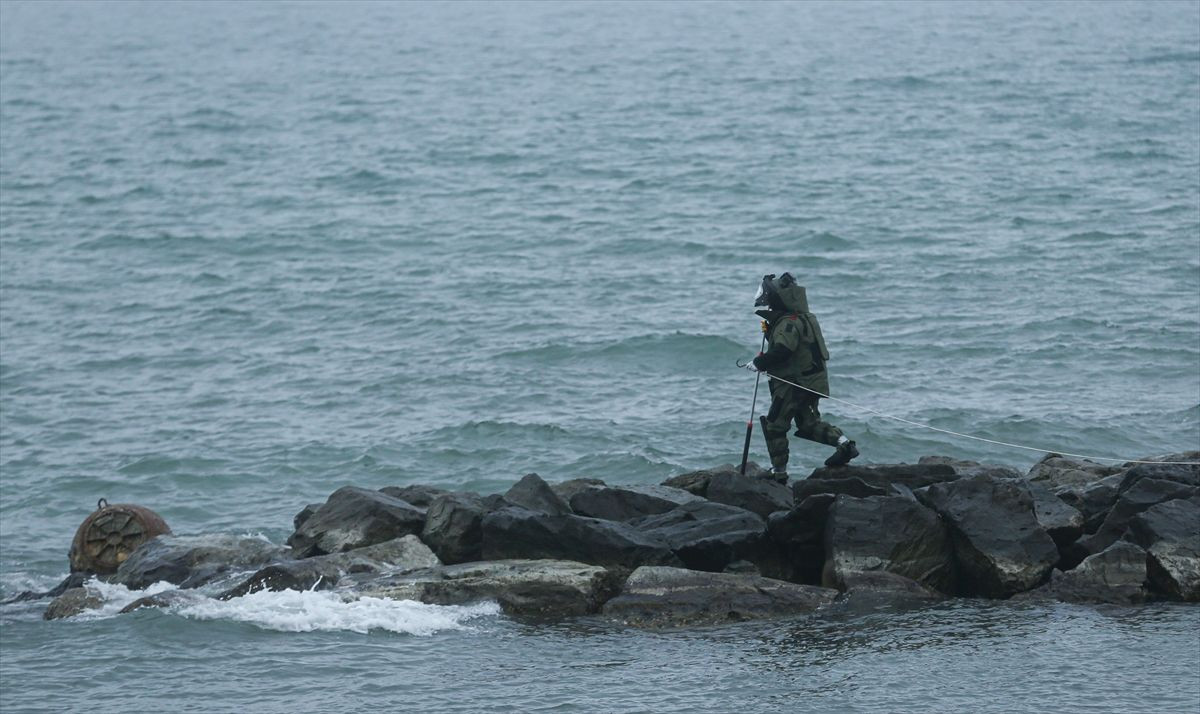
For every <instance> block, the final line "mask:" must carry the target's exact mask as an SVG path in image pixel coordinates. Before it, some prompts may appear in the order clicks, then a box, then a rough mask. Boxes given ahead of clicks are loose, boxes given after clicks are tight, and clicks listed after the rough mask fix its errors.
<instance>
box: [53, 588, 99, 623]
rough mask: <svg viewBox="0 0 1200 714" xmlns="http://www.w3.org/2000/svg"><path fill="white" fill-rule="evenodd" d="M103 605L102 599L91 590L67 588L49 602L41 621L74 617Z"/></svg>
mask: <svg viewBox="0 0 1200 714" xmlns="http://www.w3.org/2000/svg"><path fill="white" fill-rule="evenodd" d="M103 604H104V598H103V597H102V596H101V595H100V593H99V592H98V591H96V590H95V589H93V588H88V587H78V588H68V589H67V590H65V591H64V592H63V593H62V594H61V595H59V596H58V597H56V598H54V599H53V600H51V601H50V604H49V605H47V606H46V611H45V612H43V613H42V619H44V620H61V619H63V618H66V617H74V616H76V615H79V614H82V613H84V612H87V611H88V610H95V609H97V608H99V607H100V606H101V605H103Z"/></svg>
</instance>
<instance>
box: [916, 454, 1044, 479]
mask: <svg viewBox="0 0 1200 714" xmlns="http://www.w3.org/2000/svg"><path fill="white" fill-rule="evenodd" d="M933 464H944V465H946V466H949V467H950V468H952V469H954V473H955V474H957V475H958V476H991V477H992V478H1020V477H1021V472H1020V471H1017V470H1016V469H1014V468H1013V467H1011V466H999V465H997V464H981V463H979V462H978V461H966V460H963V459H956V458H953V457H950V456H922V457H921V458H920V459H918V460H917V465H919V466H931V465H933Z"/></svg>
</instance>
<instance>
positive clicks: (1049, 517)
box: [1026, 482, 1083, 551]
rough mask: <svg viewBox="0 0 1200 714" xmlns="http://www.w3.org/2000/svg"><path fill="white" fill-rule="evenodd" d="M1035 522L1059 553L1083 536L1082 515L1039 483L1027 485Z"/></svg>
mask: <svg viewBox="0 0 1200 714" xmlns="http://www.w3.org/2000/svg"><path fill="white" fill-rule="evenodd" d="M1026 486H1027V487H1028V488H1029V493H1030V494H1032V495H1033V513H1034V515H1035V516H1037V521H1038V523H1039V524H1041V526H1042V528H1043V529H1044V530H1045V531H1046V533H1047V534H1049V536H1050V537H1051V538H1053V539H1054V544H1055V545H1057V546H1058V548H1059V550H1060V551H1061V550H1062V549H1063V548H1066V547H1067V546H1069V545H1071V544H1072V543H1074V542H1075V541H1076V540H1078V539H1079V536H1081V535H1083V514H1082V513H1080V512H1079V511H1078V510H1077V509H1075V508H1072V507H1071V506H1070V505H1068V504H1067V503H1066V502H1065V501H1063V500H1062V499H1060V498H1059V497H1058V496H1057V495H1056V494H1055V493H1054V492H1053V491H1051V490H1050V488H1049V487H1048V486H1046V485H1045V484H1043V483H1040V482H1031V483H1027V484H1026Z"/></svg>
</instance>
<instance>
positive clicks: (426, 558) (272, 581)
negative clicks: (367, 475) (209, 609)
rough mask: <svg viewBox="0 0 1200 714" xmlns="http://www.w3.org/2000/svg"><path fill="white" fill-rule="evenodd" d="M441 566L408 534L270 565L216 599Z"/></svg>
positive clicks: (321, 586) (326, 585) (329, 585)
mask: <svg viewBox="0 0 1200 714" xmlns="http://www.w3.org/2000/svg"><path fill="white" fill-rule="evenodd" d="M438 565H441V562H440V561H438V558H437V556H436V555H434V554H433V551H431V550H430V549H429V547H428V546H427V545H425V544H424V543H422V542H421V541H420V540H419V539H418V538H417V537H416V536H414V535H406V536H404V537H403V538H396V539H394V540H390V541H386V542H383V543H377V544H375V545H372V546H368V547H366V548H358V549H355V550H351V551H348V552H345V553H333V554H331V555H320V556H315V557H312V558H305V559H303V560H289V561H284V562H281V563H275V564H273V565H268V566H267V567H265V568H262V569H260V570H258V571H257V572H255V573H254V574H253V575H251V576H250V577H248V578H246V579H245V580H243V581H242V582H241V583H239V584H238V585H236V586H235V587H233V588H230V589H229V590H226V591H225V592H223V593H221V594H220V595H219V596H217V597H218V599H220V600H228V599H230V598H235V597H241V596H243V595H246V594H249V593H254V592H258V591H259V590H272V591H279V590H329V589H331V588H333V587H334V586H335V585H338V584H339V582H340V581H341V580H342V578H343V576H344V575H346V574H358V575H363V574H374V573H379V572H381V571H384V570H387V571H388V572H404V571H409V570H417V569H420V568H432V567H435V566H438Z"/></svg>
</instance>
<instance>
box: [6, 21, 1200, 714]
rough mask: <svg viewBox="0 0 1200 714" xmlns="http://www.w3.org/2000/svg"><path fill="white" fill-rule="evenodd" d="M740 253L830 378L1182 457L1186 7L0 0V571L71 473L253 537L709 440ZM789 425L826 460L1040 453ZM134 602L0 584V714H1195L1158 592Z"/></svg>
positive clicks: (1169, 610)
mask: <svg viewBox="0 0 1200 714" xmlns="http://www.w3.org/2000/svg"><path fill="white" fill-rule="evenodd" d="M785 270H786V271H791V272H792V273H793V274H794V275H796V276H797V277H798V278H799V279H800V281H801V282H802V283H804V284H805V285H807V287H808V290H809V298H810V303H811V305H812V309H813V310H814V312H816V313H817V314H818V315H819V316H820V318H821V322H822V325H823V327H824V331H825V334H826V337H827V340H828V342H829V347H830V351H831V353H832V359H831V362H830V369H831V377H832V390H833V395H834V396H836V397H839V398H841V399H845V400H848V401H849V402H851V403H853V404H856V405H862V406H867V407H870V408H871V409H874V410H877V411H880V412H884V413H887V414H892V415H896V416H900V417H903V418H905V419H908V420H912V421H917V422H922V423H928V424H931V425H933V426H937V427H939V428H942V429H947V430H951V431H957V432H964V433H970V434H974V435H977V436H981V437H984V438H988V439H993V440H998V441H1005V442H1014V443H1019V444H1023V445H1029V446H1033V447H1036V448H1046V449H1054V450H1059V451H1068V452H1074V453H1081V454H1087V455H1095V456H1109V457H1113V458H1118V459H1132V458H1139V457H1143V456H1147V455H1153V454H1159V453H1166V452H1173V451H1181V450H1184V449H1189V448H1191V449H1196V448H1200V4H1198V3H1195V2H1146V3H1097V4H1092V3H1037V4H1031V3H920V2H909V3H800V4H765V3H754V4H751V3H745V4H737V3H734V4H724V3H719V4H709V3H689V4H659V3H636V4H616V3H608V4H605V3H600V4H597V3H532V4H528V3H514V4H498V3H487V4H473V3H447V4H423V3H421V4H417V3H412V4H409V3H404V4H387V3H284V2H268V3H253V2H239V3H217V2H212V3H208V2H205V3H161V4H142V3H101V2H94V3H71V4H62V3H51V2H16V1H9V0H3V1H0V598H3V597H8V596H10V595H12V594H14V593H16V592H18V591H20V590H23V589H26V588H45V587H49V586H51V585H53V584H54V583H56V582H57V581H58V580H59V579H61V578H62V576H63V575H64V574H65V571H66V566H67V563H66V552H67V548H68V545H69V540H70V537H71V535H72V534H73V532H74V529H75V528H76V526H78V524H79V523H80V522H81V521H82V519H83V518H84V517H85V516H86V515H87V514H88V513H89V512H90V511H91V510H92V508H94V504H95V503H96V500H97V499H98V498H100V497H104V498H107V499H108V500H109V501H112V502H134V503H139V504H142V505H145V506H148V507H150V508H153V509H154V510H156V511H158V512H159V513H161V514H162V515H163V516H164V517H165V519H166V520H167V521H168V523H170V524H171V526H172V527H173V529H174V530H175V532H177V533H185V534H192V533H223V532H233V533H247V532H249V533H257V534H261V535H262V536H263V537H266V538H269V539H271V540H272V541H275V542H282V541H283V539H285V538H286V537H287V535H288V533H289V532H290V524H291V517H292V515H293V514H294V513H295V512H296V511H298V510H299V509H300V508H301V507H302V506H303V505H304V504H306V503H311V502H313V501H320V500H322V499H323V498H324V497H325V496H326V495H327V494H329V493H330V492H332V491H333V490H335V489H336V488H338V487H340V486H342V485H345V484H356V485H360V486H366V487H374V488H378V487H382V486H386V485H398V484H406V483H416V482H420V483H430V484H434V485H437V486H441V487H446V488H467V489H475V490H481V491H497V490H502V489H504V488H506V487H507V485H508V484H510V483H511V482H512V481H514V480H515V479H516V478H518V477H519V476H521V475H522V474H524V473H528V472H531V471H536V472H538V473H540V474H541V475H542V476H544V477H546V478H547V479H549V480H555V479H565V478H572V477H577V476H594V477H599V478H603V479H606V480H608V481H610V482H614V483H654V482H658V481H660V480H661V479H663V478H665V477H667V476H670V475H672V474H674V473H679V472H682V471H685V470H690V469H693V468H700V467H706V466H712V465H715V464H719V463H723V462H733V461H736V460H737V459H738V458H740V453H741V440H742V435H743V433H744V425H745V419H746V416H747V414H748V413H749V410H750V400H751V394H752V391H753V388H754V378H753V376H752V375H749V374H748V373H746V372H742V371H739V370H738V369H736V368H735V366H734V362H735V360H736V359H738V358H739V357H744V356H747V355H751V354H753V353H754V352H756V351H757V349H758V342H759V331H758V323H757V318H756V317H754V315H753V314H752V307H751V302H752V298H753V294H754V291H755V289H756V287H757V284H758V282H759V279H760V278H761V276H762V275H763V274H764V273H768V272H775V273H778V272H783V271H785ZM763 406H765V405H764V404H763V403H762V402H761V401H760V402H759V404H758V407H759V408H760V410H761V408H762V407H763ZM824 412H825V413H826V416H827V417H828V418H829V420H830V421H832V422H834V423H835V424H838V425H840V426H841V427H842V428H843V429H844V430H845V431H846V432H847V433H849V434H850V435H851V436H852V437H853V438H855V439H856V440H857V441H858V443H859V445H860V448H861V450H862V453H863V456H862V458H863V459H864V460H866V461H872V462H895V461H915V460H916V459H917V458H918V457H920V456H921V455H925V454H934V453H942V454H949V455H952V456H957V457H960V458H970V459H977V460H986V461H992V462H998V463H1004V464H1009V465H1013V466H1016V467H1018V468H1027V467H1028V466H1029V465H1031V464H1032V463H1033V462H1034V461H1036V460H1037V458H1038V457H1039V454H1038V453H1036V452H1033V451H1024V450H1019V449H1012V448H1008V447H1002V446H998V445H994V444H988V443H984V442H976V441H968V440H963V439H960V438H957V437H952V436H949V435H946V434H942V433H938V432H932V431H924V430H920V429H916V428H913V427H911V426H907V425H905V424H902V423H898V422H893V421H889V420H887V419H883V418H881V417H878V416H874V415H872V414H871V413H869V412H865V411H860V410H857V409H854V408H852V407H850V406H847V405H844V404H827V405H825V406H824ZM827 453H828V450H827V449H826V448H825V447H821V446H817V445H812V444H800V443H793V450H792V454H793V456H792V459H793V461H792V468H791V470H792V471H793V473H794V474H798V475H803V474H804V473H805V472H806V471H807V470H808V469H810V468H812V467H815V466H817V465H819V464H820V462H821V461H822V460H823V459H824V458H825V456H827ZM752 457H753V458H756V459H757V460H759V461H765V460H766V455H765V449H764V448H763V445H762V442H761V440H760V437H759V436H758V435H757V434H756V435H755V440H754V448H753V451H752ZM139 594H140V593H128V592H120V589H119V588H112V589H110V591H109V592H108V596H109V598H110V605H109V606H108V607H106V609H105V610H102V611H101V612H99V613H97V614H94V615H90V616H86V617H84V618H80V619H77V620H69V621H60V622H53V623H45V622H42V621H41V620H40V619H39V615H40V607H39V606H37V605H32V606H31V605H21V606H5V607H2V608H0V680H2V681H0V707H2V708H3V710H4V711H5V712H6V713H7V712H19V711H85V710H87V711H107V710H111V709H109V708H108V707H109V705H110V704H111V705H112V707H113V708H117V707H118V706H119V707H120V708H128V707H129V706H130V705H131V704H134V705H137V706H140V707H142V708H148V709H155V710H179V711H247V710H249V711H264V712H274V711H281V712H283V711H287V712H292V711H297V710H301V711H317V710H344V711H360V710H365V709H368V708H377V707H382V708H396V707H398V706H404V707H406V708H408V709H412V710H428V711H480V710H485V709H486V710H492V711H563V712H567V711H653V712H660V711H688V712H700V711H705V712H707V711H711V712H726V711H751V710H753V711H764V712H765V711H789V712H791V711H815V712H835V711H836V712H841V711H862V712H875V711H889V712H909V711H913V712H915V711H920V712H928V711H996V712H1000V711H1004V712H1008V711H1049V710H1056V711H1079V712H1084V711H1089V712H1090V711H1095V712H1101V711H1105V712H1107V711H1114V712H1115V711H1121V712H1140V711H1154V712H1196V711H1198V710H1200V613H1198V611H1197V609H1195V608H1189V607H1183V606H1170V605H1156V606H1148V607H1144V608H1138V609H1122V608H1089V607H1079V606H1068V605H1053V606H1046V605H1031V604H1017V603H989V602H978V601H955V602H949V603H944V604H939V605H934V606H929V607H925V608H921V609H917V610H907V611H898V612H850V611H842V610H838V611H833V612H829V613H824V614H818V615H814V616H812V617H810V618H804V619H800V620H797V621H789V622H783V623H760V624H744V625H738V626H731V627H724V628H712V629H692V630H682V631H672V632H660V633H645V632H639V631H628V630H625V629H623V628H620V627H617V626H614V625H610V624H605V623H603V622H598V621H591V620H586V619H585V620H581V621H576V622H570V623H564V624H560V625H552V626H550V625H536V626H535V625H529V624H522V623H516V622H513V621H510V620H508V619H507V618H505V617H503V616H501V615H499V614H497V610H496V609H495V608H494V607H493V606H489V605H487V604H483V605H479V606H472V607H464V608H438V607H432V606H424V605H418V604H414V603H390V602H369V601H368V602H360V603H352V604H346V603H340V602H337V601H333V600H330V599H328V598H327V597H326V596H325V595H324V594H322V593H274V594H261V596H259V597H248V598H242V599H241V600H239V601H235V602H232V603H215V602H211V601H210V602H199V603H194V604H192V605H187V606H179V607H176V608H174V609H170V610H167V611H145V610H143V611H139V612H136V613H134V614H131V615H122V616H119V617H118V616H115V615H114V614H113V613H114V612H115V610H116V609H118V608H119V606H120V605H121V604H122V603H124V602H128V601H129V600H130V599H131V598H133V597H135V596H136V595H139Z"/></svg>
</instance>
